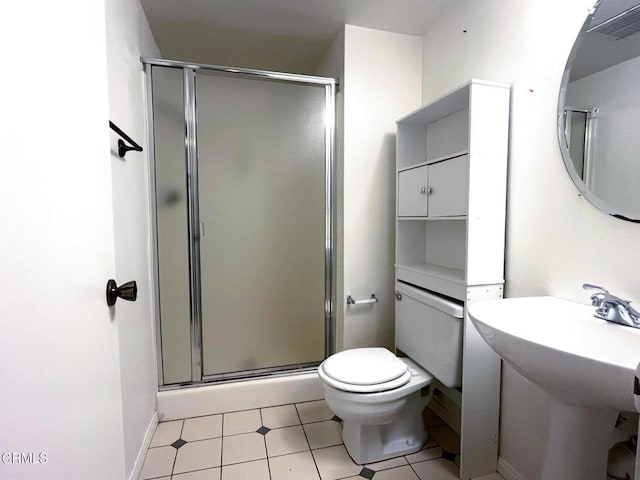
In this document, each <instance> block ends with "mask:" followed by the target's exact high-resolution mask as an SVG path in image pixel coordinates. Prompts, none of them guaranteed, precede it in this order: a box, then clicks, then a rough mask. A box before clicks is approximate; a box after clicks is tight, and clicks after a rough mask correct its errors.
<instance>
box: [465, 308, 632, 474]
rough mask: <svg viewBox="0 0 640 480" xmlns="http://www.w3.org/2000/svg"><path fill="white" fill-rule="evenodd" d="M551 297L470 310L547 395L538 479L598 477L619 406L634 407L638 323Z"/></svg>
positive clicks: (487, 336)
mask: <svg viewBox="0 0 640 480" xmlns="http://www.w3.org/2000/svg"><path fill="white" fill-rule="evenodd" d="M594 311H595V307H592V306H589V305H582V304H579V303H574V302H570V301H568V300H562V299H559V298H555V297H527V298H508V299H503V300H489V301H486V302H479V303H474V304H472V305H471V306H470V307H469V316H470V317H471V320H472V321H473V324H474V325H475V327H476V329H477V330H478V331H479V332H480V335H482V337H483V338H484V340H485V341H486V342H487V343H488V344H489V346H491V348H493V349H494V350H495V351H496V353H497V354H498V355H500V356H501V357H502V358H503V359H504V360H505V361H506V362H507V363H509V364H510V365H511V367H513V368H514V369H515V370H516V371H518V372H519V373H520V374H522V375H523V376H524V377H526V378H528V379H529V380H531V381H532V382H533V383H535V384H536V385H538V386H539V387H541V388H542V389H543V390H545V391H546V392H547V393H548V394H549V395H550V396H551V402H550V407H551V421H550V429H549V438H548V443H547V448H546V453H545V458H544V466H543V471H542V480H605V479H606V467H607V453H608V448H609V441H610V438H611V433H612V429H613V427H614V423H615V420H616V417H617V415H618V411H620V410H625V411H633V410H634V409H635V408H634V403H633V400H634V398H633V378H634V374H635V369H636V366H637V365H638V362H639V361H640V329H634V328H630V327H625V326H622V325H618V324H614V323H610V322H606V321H604V320H600V319H597V318H594V317H593V313H594Z"/></svg>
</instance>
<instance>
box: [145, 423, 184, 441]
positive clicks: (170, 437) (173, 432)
mask: <svg viewBox="0 0 640 480" xmlns="http://www.w3.org/2000/svg"><path fill="white" fill-rule="evenodd" d="M182 423H183V422H182V420H174V421H171V422H160V423H159V424H158V427H157V428H156V431H155V433H154V434H153V439H152V440H151V445H149V446H150V447H161V446H164V445H171V442H173V441H175V439H176V438H180V432H181V431H182Z"/></svg>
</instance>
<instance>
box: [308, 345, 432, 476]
mask: <svg viewBox="0 0 640 480" xmlns="http://www.w3.org/2000/svg"><path fill="white" fill-rule="evenodd" d="M318 375H319V376H320V379H321V380H322V386H323V389H324V396H325V400H326V402H327V404H328V405H329V408H331V410H332V411H333V412H334V413H335V414H336V415H338V416H339V417H340V418H341V419H342V420H343V428H342V439H343V441H344V445H345V447H346V448H347V451H348V452H349V455H351V458H352V459H353V460H354V461H355V462H356V463H358V464H360V465H363V464H366V463H373V462H379V461H382V460H386V459H389V458H393V457H398V456H401V455H407V454H410V453H414V452H417V451H419V450H421V449H422V447H423V445H424V443H425V442H426V441H427V432H426V431H425V429H424V426H423V422H422V411H423V409H424V407H425V406H426V404H427V403H428V401H429V400H430V399H431V396H432V391H431V389H429V391H428V392H426V391H423V389H424V387H426V386H427V385H429V384H430V383H431V382H432V381H433V376H432V375H431V374H430V373H429V372H427V371H426V370H424V369H423V368H421V367H420V366H419V365H417V364H416V363H415V362H413V361H412V360H410V359H409V358H399V357H396V356H395V355H394V354H393V353H391V352H390V351H389V350H387V349H386V348H355V349H351V350H345V351H343V352H339V353H336V354H334V355H332V356H330V357H329V358H327V359H326V360H325V361H324V362H322V364H320V366H319V367H318Z"/></svg>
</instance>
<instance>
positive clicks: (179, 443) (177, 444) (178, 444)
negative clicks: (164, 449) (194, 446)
mask: <svg viewBox="0 0 640 480" xmlns="http://www.w3.org/2000/svg"><path fill="white" fill-rule="evenodd" d="M186 443H187V442H185V441H184V440H183V439H181V438H179V439H178V440H176V441H175V442H173V443H172V444H171V446H172V447H173V448H175V449H176V450H177V449H179V448H180V447H182V446H183V445H185V444H186Z"/></svg>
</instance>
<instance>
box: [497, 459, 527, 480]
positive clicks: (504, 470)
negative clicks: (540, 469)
mask: <svg viewBox="0 0 640 480" xmlns="http://www.w3.org/2000/svg"><path fill="white" fill-rule="evenodd" d="M498 473H499V474H500V475H502V476H503V477H504V480H528V479H527V478H526V477H525V476H524V475H522V474H521V473H520V472H519V471H517V470H516V469H515V468H513V467H512V466H511V464H510V463H509V462H507V461H506V460H505V459H503V458H502V457H500V458H498Z"/></svg>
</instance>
